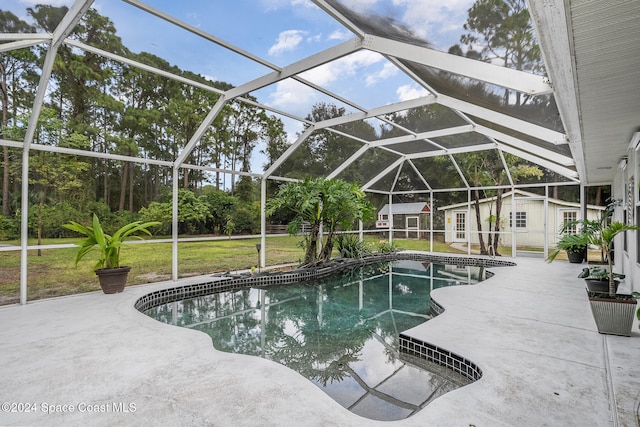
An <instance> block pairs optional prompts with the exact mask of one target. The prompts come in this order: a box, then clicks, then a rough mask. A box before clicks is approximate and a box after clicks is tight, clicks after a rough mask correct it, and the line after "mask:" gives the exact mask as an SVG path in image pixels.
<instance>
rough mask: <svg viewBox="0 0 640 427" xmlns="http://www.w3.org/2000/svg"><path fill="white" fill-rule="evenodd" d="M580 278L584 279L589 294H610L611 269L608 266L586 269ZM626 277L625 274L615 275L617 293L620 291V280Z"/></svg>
mask: <svg viewBox="0 0 640 427" xmlns="http://www.w3.org/2000/svg"><path fill="white" fill-rule="evenodd" d="M578 277H579V278H581V279H584V281H585V283H586V284H587V290H588V291H589V292H600V293H602V292H609V269H608V268H607V267H606V266H601V265H597V266H593V267H585V268H583V269H582V271H581V272H580V274H578ZM624 277H625V275H624V274H620V273H613V280H614V287H615V292H617V291H618V285H619V284H620V280H622V279H624Z"/></svg>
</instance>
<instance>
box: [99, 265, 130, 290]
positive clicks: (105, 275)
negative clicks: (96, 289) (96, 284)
mask: <svg viewBox="0 0 640 427" xmlns="http://www.w3.org/2000/svg"><path fill="white" fill-rule="evenodd" d="M130 270H131V267H116V268H99V269H97V270H96V275H97V276H98V280H99V281H100V287H101V288H102V292H104V293H105V294H117V293H119V292H122V291H123V290H124V287H125V285H126V284H127V276H128V275H129V271H130Z"/></svg>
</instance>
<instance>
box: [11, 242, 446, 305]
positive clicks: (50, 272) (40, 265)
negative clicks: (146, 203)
mask: <svg viewBox="0 0 640 427" xmlns="http://www.w3.org/2000/svg"><path fill="white" fill-rule="evenodd" d="M301 240H302V239H301V237H296V236H287V237H269V238H268V239H267V252H266V258H267V265H268V266H273V265H279V264H288V263H299V262H300V261H301V259H302V257H303V255H304V252H303V250H302V248H301V247H299V246H298V242H300V241H301ZM366 240H367V242H370V243H371V244H372V245H375V243H378V242H380V239H379V238H377V237H375V238H374V237H367V238H366ZM78 241H79V239H77V238H75V239H73V238H71V239H46V240H44V241H43V244H44V245H53V244H65V243H66V244H68V243H77V242H78ZM3 243H9V244H14V245H19V242H15V241H13V242H3ZM257 243H260V239H258V238H251V239H244V240H217V241H206V242H182V243H179V245H178V271H179V277H188V276H194V275H201V274H212V273H220V272H225V271H236V270H245V269H250V268H251V267H252V266H255V265H257V263H258V252H257V250H256V244H257ZM30 244H33V245H35V244H36V243H35V242H30ZM394 245H395V246H396V247H399V248H402V249H409V250H429V242H428V241H425V240H409V239H395V240H394ZM76 252H77V249H75V248H68V249H45V250H42V251H41V256H38V254H37V251H35V250H30V251H29V254H28V262H27V264H28V268H27V277H28V287H27V299H28V300H36V299H41V298H47V297H52V296H60V295H69V294H76V293H82V292H90V291H97V290H100V285H99V284H98V279H97V278H96V276H95V273H94V272H93V266H94V265H95V262H96V258H94V257H92V256H91V255H90V254H89V255H87V256H86V257H85V258H84V259H83V260H82V261H81V262H80V263H79V264H78V267H77V268H76V267H75V265H74V263H75V256H76ZM434 252H455V250H454V249H452V248H451V247H449V246H448V245H446V244H444V243H434ZM334 255H337V251H336V252H334ZM121 264H123V265H131V266H132V269H131V273H130V274H129V279H128V282H127V285H129V286H130V285H138V284H141V283H151V282H159V281H163V280H170V279H171V243H153V240H147V241H145V243H143V244H135V245H125V247H124V248H123V249H122V255H121ZM0 265H1V266H2V268H0V304H11V303H16V302H18V301H19V297H20V251H6V252H5V251H3V252H0Z"/></svg>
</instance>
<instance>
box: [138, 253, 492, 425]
mask: <svg viewBox="0 0 640 427" xmlns="http://www.w3.org/2000/svg"><path fill="white" fill-rule="evenodd" d="M484 277H485V270H484V267H471V266H454V265H439V264H433V263H430V262H422V261H410V260H403V261H393V262H390V263H379V264H370V265H365V266H361V267H359V268H357V269H354V270H350V271H347V272H344V273H341V274H337V275H335V276H332V277H331V278H329V279H324V280H318V281H313V282H307V283H300V284H295V285H284V286H270V287H266V288H247V289H244V290H240V291H235V292H223V293H218V294H211V295H206V296H200V297H195V298H190V299H185V300H182V301H176V302H171V303H167V304H164V305H161V306H158V307H154V308H152V309H150V310H147V311H146V312H145V314H147V315H149V316H151V317H153V318H155V319H157V320H160V321H162V322H165V323H169V324H173V325H178V326H182V327H186V328H191V329H196V330H200V331H202V332H205V333H207V334H209V335H210V336H211V338H212V340H213V345H214V347H215V348H216V349H218V350H221V351H226V352H230V353H242V354H249V355H254V356H260V357H264V358H266V359H269V360H273V361H275V362H278V363H281V364H283V365H285V366H288V367H289V368H291V369H293V370H295V371H297V372H299V373H300V374H301V375H303V376H305V377H306V378H308V379H309V380H310V381H312V382H313V383H314V384H316V385H317V386H318V387H320V388H321V389H322V390H323V391H324V392H325V393H327V394H328V395H329V396H331V397H332V398H333V399H335V400H336V401H337V402H339V403H340V404H341V405H343V406H344V407H346V408H348V409H349V410H350V411H352V412H354V413H356V414H358V415H361V416H364V417H367V418H372V419H377V420H398V419H403V418H406V417H408V416H410V415H412V414H414V413H415V412H417V411H419V410H420V409H422V408H423V407H424V406H425V405H427V404H428V403H429V402H430V401H432V400H433V399H435V398H436V397H438V396H440V395H442V394H444V393H446V392H448V391H450V390H453V389H455V388H457V387H459V386H460V385H463V384H464V382H463V380H462V379H460V378H459V377H457V376H451V375H446V373H445V374H444V375H443V371H442V369H436V370H426V369H422V368H419V367H418V366H417V365H416V364H414V363H411V362H410V359H407V358H406V357H405V356H404V355H403V356H402V357H401V356H400V354H399V353H398V335H399V333H400V332H402V331H404V330H407V329H409V328H412V327H414V326H416V325H419V324H421V323H423V322H425V321H427V320H428V319H430V318H431V315H430V314H429V313H430V307H429V305H430V292H431V290H432V289H435V288H439V287H443V286H451V285H461V284H473V283H477V282H478V281H481V280H483V279H484Z"/></svg>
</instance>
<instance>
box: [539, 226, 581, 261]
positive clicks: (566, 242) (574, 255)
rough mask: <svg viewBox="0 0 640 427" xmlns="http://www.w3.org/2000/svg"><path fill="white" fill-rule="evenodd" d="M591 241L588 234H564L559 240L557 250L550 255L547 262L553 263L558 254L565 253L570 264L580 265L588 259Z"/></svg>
mask: <svg viewBox="0 0 640 427" xmlns="http://www.w3.org/2000/svg"><path fill="white" fill-rule="evenodd" d="M590 240H591V239H590V236H589V235H588V234H586V233H578V234H564V235H563V236H562V237H561V238H560V239H559V240H558V243H557V244H556V248H555V249H554V250H553V252H551V253H550V254H549V256H548V258H547V262H552V261H553V260H555V259H556V257H557V256H558V254H560V253H561V252H562V251H565V252H566V253H567V258H568V259H569V262H571V263H577V264H580V263H581V262H582V261H584V260H585V259H586V255H587V246H589V243H590Z"/></svg>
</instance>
